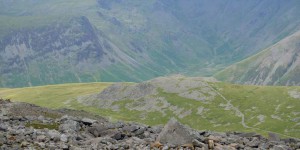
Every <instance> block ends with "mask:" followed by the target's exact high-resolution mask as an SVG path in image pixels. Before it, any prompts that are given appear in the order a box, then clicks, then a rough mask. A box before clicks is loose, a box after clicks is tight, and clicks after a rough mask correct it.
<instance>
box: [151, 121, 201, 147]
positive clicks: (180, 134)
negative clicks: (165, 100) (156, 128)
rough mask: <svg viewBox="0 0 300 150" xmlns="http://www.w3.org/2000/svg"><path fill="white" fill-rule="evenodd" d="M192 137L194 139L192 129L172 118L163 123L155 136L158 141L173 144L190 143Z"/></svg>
mask: <svg viewBox="0 0 300 150" xmlns="http://www.w3.org/2000/svg"><path fill="white" fill-rule="evenodd" d="M194 139H196V135H195V134H194V132H193V130H192V129H190V128H188V127H186V126H184V125H182V124H181V123H179V122H178V121H177V120H176V119H174V118H172V119H171V120H170V121H169V122H168V123H167V124H166V125H165V127H164V128H163V129H162V131H161V132H160V134H159V135H158V137H157V141H159V142H160V143H162V144H167V145H174V146H180V145H184V144H192V143H193V140H194Z"/></svg>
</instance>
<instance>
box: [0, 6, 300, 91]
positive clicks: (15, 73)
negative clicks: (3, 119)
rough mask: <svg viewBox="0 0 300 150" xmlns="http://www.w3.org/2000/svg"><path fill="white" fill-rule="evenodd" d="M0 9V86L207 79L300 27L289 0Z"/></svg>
mask: <svg viewBox="0 0 300 150" xmlns="http://www.w3.org/2000/svg"><path fill="white" fill-rule="evenodd" d="M0 4H1V5H0V37H1V40H0V57H1V59H0V61H1V64H0V65H1V66H0V67H1V68H0V83H1V84H0V86H2V87H18V86H31V85H32V86H34V85H45V84H57V83H66V82H93V81H143V80H147V79H151V78H153V77H156V76H161V75H165V74H172V73H178V72H179V73H183V74H188V75H202V76H203V75H205V76H209V75H212V74H214V73H215V72H217V71H219V70H220V69H222V68H224V67H226V66H228V65H229V64H232V63H234V62H236V61H239V60H241V59H243V58H245V57H247V56H249V55H251V54H254V53H255V52H257V51H259V50H261V49H264V48H266V47H267V46H269V45H272V44H274V43H275V42H277V41H279V40H281V39H282V38H283V37H285V36H287V35H290V34H292V33H294V32H295V31H296V30H297V29H299V24H300V18H299V17H298V16H299V15H300V9H299V8H300V2H299V1H297V0H291V1H288V2H283V1H281V0H275V1H274V0H266V1H261V0H253V1H238V0H233V1H222V0H217V1H210V0H204V1H198V0H190V1H180V0H149V1H147V2H141V1H138V0H132V1H124V0H86V1H79V0H65V1H63V2H62V1H59V0H53V1H46V0H30V1H9V0H0ZM233 10H234V11H233Z"/></svg>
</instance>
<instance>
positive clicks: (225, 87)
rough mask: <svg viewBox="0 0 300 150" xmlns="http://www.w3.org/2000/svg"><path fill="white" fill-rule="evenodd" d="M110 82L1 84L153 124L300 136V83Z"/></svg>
mask: <svg viewBox="0 0 300 150" xmlns="http://www.w3.org/2000/svg"><path fill="white" fill-rule="evenodd" d="M109 85H110V84H106V85H103V84H101V83H95V84H67V85H58V86H57V85H53V86H46V87H33V88H18V89H0V97H4V98H11V99H12V100H14V101H22V102H30V103H34V104H38V105H40V106H46V107H51V108H71V109H79V110H85V111H89V112H92V113H95V114H99V115H101V116H106V117H107V118H109V119H111V120H125V121H134V122H140V123H144V124H148V125H157V124H165V123H166V122H167V121H168V120H169V119H170V118H172V117H175V118H176V119H178V120H179V121H180V122H182V123H184V124H187V125H189V126H190V127H192V128H195V129H199V130H213V131H222V132H224V131H225V132H227V131H247V132H257V133H261V134H263V135H266V134H267V133H268V132H275V133H278V134H280V135H281V136H282V137H297V138H299V137H300V135H299V130H300V126H299V121H300V120H299V118H300V112H299V110H300V108H299V106H300V99H299V98H300V88H299V87H278V86H274V87H268V86H246V85H234V84H227V83H222V82H215V81H213V80H212V79H206V78H187V77H184V76H171V77H161V78H156V79H153V80H150V81H146V82H143V83H117V84H114V85H111V86H109ZM107 86H108V87H107ZM81 87H82V88H81ZM104 87H107V88H105V89H104ZM62 89H65V90H62ZM102 89H103V90H102ZM34 93H36V94H34Z"/></svg>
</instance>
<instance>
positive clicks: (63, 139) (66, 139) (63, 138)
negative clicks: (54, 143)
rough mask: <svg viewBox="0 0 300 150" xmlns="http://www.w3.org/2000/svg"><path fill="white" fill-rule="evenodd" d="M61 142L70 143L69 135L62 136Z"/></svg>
mask: <svg viewBox="0 0 300 150" xmlns="http://www.w3.org/2000/svg"><path fill="white" fill-rule="evenodd" d="M60 141H62V142H65V143H66V142H68V136H67V135H65V134H62V135H61V136H60Z"/></svg>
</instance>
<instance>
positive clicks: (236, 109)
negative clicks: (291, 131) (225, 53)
mask: <svg viewBox="0 0 300 150" xmlns="http://www.w3.org/2000/svg"><path fill="white" fill-rule="evenodd" d="M208 87H209V88H210V89H211V90H213V91H214V92H215V93H216V94H218V95H219V96H220V97H221V98H222V99H223V100H225V101H226V102H227V104H228V105H229V106H230V108H231V109H232V110H234V111H235V113H236V114H237V116H238V117H241V118H242V121H241V124H242V126H243V127H244V128H247V129H254V130H260V131H264V132H273V133H276V134H278V135H282V136H285V137H289V138H294V139H298V138H296V137H292V136H289V135H285V134H281V133H278V132H274V131H268V130H263V129H260V128H255V127H250V126H248V125H246V123H245V115H244V114H243V113H242V112H241V111H240V110H239V109H238V108H237V107H235V106H234V105H232V104H231V101H230V100H228V99H227V98H226V97H225V96H223V95H222V94H221V93H220V92H219V91H217V90H216V89H215V88H213V87H212V86H211V85H209V84H208Z"/></svg>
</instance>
